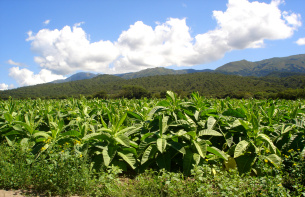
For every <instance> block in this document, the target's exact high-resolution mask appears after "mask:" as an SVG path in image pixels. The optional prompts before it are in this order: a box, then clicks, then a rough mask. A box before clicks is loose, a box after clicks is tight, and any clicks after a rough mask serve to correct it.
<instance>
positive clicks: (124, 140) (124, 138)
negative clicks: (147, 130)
mask: <svg viewBox="0 0 305 197" xmlns="http://www.w3.org/2000/svg"><path fill="white" fill-rule="evenodd" d="M114 139H115V140H116V141H117V142H118V143H120V144H122V145H123V146H126V147H130V142H129V138H128V137H127V136H126V135H124V134H121V135H118V136H117V137H114Z"/></svg>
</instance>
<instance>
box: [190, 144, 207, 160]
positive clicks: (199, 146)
mask: <svg viewBox="0 0 305 197" xmlns="http://www.w3.org/2000/svg"><path fill="white" fill-rule="evenodd" d="M193 144H194V145H195V147H196V149H197V152H198V153H199V155H200V156H201V157H202V158H205V156H206V153H207V144H206V142H205V141H203V140H202V141H200V142H196V141H193Z"/></svg>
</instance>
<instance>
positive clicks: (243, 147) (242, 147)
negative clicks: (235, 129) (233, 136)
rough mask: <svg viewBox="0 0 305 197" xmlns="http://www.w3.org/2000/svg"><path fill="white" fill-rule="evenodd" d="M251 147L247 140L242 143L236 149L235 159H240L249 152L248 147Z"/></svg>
mask: <svg viewBox="0 0 305 197" xmlns="http://www.w3.org/2000/svg"><path fill="white" fill-rule="evenodd" d="M248 145H249V142H248V141H246V140H242V141H240V142H239V143H238V144H237V146H236V147H235V151H234V158H236V157H239V156H241V155H243V154H244V152H245V151H246V150H247V147H248Z"/></svg>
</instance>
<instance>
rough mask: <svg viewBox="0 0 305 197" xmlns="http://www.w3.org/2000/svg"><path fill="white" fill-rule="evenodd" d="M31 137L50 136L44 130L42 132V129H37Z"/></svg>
mask: <svg viewBox="0 0 305 197" xmlns="http://www.w3.org/2000/svg"><path fill="white" fill-rule="evenodd" d="M33 137H34V138H36V137H44V138H50V137H51V136H50V135H49V134H47V133H46V132H44V131H39V132H37V133H35V134H34V135H33Z"/></svg>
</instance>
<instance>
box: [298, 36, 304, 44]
mask: <svg viewBox="0 0 305 197" xmlns="http://www.w3.org/2000/svg"><path fill="white" fill-rule="evenodd" d="M296 43H297V44H298V45H305V37H304V38H299V39H298V40H297V41H296Z"/></svg>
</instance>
